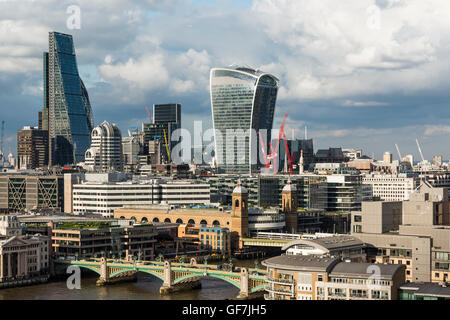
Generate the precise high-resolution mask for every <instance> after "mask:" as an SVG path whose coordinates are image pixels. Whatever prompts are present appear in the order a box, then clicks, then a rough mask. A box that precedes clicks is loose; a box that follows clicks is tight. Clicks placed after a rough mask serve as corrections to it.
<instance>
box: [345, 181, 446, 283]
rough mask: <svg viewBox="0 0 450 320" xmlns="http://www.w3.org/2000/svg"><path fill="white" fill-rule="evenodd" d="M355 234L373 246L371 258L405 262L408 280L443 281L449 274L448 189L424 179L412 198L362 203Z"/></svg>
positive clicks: (354, 220) (355, 217) (354, 215)
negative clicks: (433, 185)
mask: <svg viewBox="0 0 450 320" xmlns="http://www.w3.org/2000/svg"><path fill="white" fill-rule="evenodd" d="M352 235H353V236H355V237H357V238H358V239H360V240H361V241H364V242H366V243H367V244H368V245H370V246H372V249H369V250H368V252H367V255H368V259H369V261H373V262H378V263H391V264H404V265H406V280H407V281H408V282H442V281H444V280H445V279H448V277H449V276H450V244H449V241H448V239H450V203H449V200H448V189H447V188H433V187H432V186H431V185H430V184H429V183H427V182H423V183H422V184H421V185H420V186H419V188H417V190H416V191H415V192H413V193H411V194H410V197H409V200H406V201H402V202H384V203H383V202H368V203H363V205H362V210H361V211H358V212H352Z"/></svg>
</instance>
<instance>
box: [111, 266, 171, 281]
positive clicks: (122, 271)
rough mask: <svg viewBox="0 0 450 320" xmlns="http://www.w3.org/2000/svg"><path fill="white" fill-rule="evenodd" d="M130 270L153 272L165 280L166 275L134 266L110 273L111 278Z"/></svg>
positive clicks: (153, 274) (152, 273)
mask: <svg viewBox="0 0 450 320" xmlns="http://www.w3.org/2000/svg"><path fill="white" fill-rule="evenodd" d="M130 271H136V272H143V273H147V274H151V275H152V276H155V277H157V278H158V279H159V280H161V281H164V277H163V276H161V275H159V274H158V273H156V272H154V271H152V270H148V269H139V268H136V269H134V268H126V269H123V270H119V271H116V272H113V273H111V274H110V275H109V278H114V277H115V276H118V275H119V274H121V273H124V272H130Z"/></svg>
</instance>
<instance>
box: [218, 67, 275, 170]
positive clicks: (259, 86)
mask: <svg viewBox="0 0 450 320" xmlns="http://www.w3.org/2000/svg"><path fill="white" fill-rule="evenodd" d="M278 84H279V80H278V79H277V78H276V77H274V76H273V75H270V74H268V73H264V72H261V71H259V70H253V69H250V68H245V67H229V68H214V69H212V70H211V74H210V91H211V107H212V119H213V127H214V130H215V139H214V140H215V156H216V162H217V168H218V171H219V172H223V173H237V174H249V173H252V172H257V171H258V170H259V168H260V167H261V163H263V161H260V160H259V151H258V150H259V147H258V146H259V145H260V143H259V142H260V139H258V137H257V136H253V135H252V134H251V132H252V130H255V131H256V132H255V133H256V134H257V135H259V132H260V130H261V129H266V130H267V134H264V132H262V133H261V136H262V137H263V138H262V139H263V142H264V145H265V147H266V148H267V146H268V142H269V141H270V139H271V135H270V130H271V129H272V124H273V116H274V111H275V103H276V99H277V93H278ZM219 133H220V137H219V136H218V134H219ZM264 140H265V141H264Z"/></svg>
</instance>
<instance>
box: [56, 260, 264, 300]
mask: <svg viewBox="0 0 450 320" xmlns="http://www.w3.org/2000/svg"><path fill="white" fill-rule="evenodd" d="M54 263H55V270H56V271H62V270H64V269H66V268H67V267H69V266H78V267H80V268H85V269H89V270H91V271H94V272H96V273H97V274H98V275H99V280H98V281H97V283H98V284H107V283H112V282H115V280H117V279H120V278H121V277H123V276H126V275H134V274H136V273H137V272H144V273H147V274H151V275H153V276H155V277H156V278H158V279H160V280H162V281H163V285H162V287H161V290H160V292H161V293H164V292H171V291H176V290H178V289H181V288H186V287H187V285H189V284H192V283H193V282H198V280H200V279H201V278H205V277H212V278H217V279H221V280H223V281H226V282H228V283H230V284H232V285H234V286H235V287H237V288H238V289H239V291H240V294H239V296H240V297H242V298H245V297H248V296H249V295H250V294H252V293H256V292H259V291H263V290H264V285H265V274H266V271H265V270H259V269H247V268H241V269H240V272H232V271H224V270H220V269H218V266H217V265H207V264H206V263H205V264H201V265H197V262H196V260H195V259H194V258H192V259H191V262H190V263H189V264H188V263H186V264H185V263H170V262H169V261H164V262H160V261H133V262H130V261H127V260H118V259H105V258H101V259H89V260H55V261H54Z"/></svg>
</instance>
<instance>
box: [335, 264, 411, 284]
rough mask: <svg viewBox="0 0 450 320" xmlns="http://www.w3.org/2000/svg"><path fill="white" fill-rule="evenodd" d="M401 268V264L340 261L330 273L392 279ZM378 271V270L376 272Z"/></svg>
mask: <svg viewBox="0 0 450 320" xmlns="http://www.w3.org/2000/svg"><path fill="white" fill-rule="evenodd" d="M400 268H404V266H403V265H401V264H373V263H363V262H340V263H338V264H337V265H335V267H334V268H333V270H332V271H331V273H330V276H347V277H360V278H369V277H371V276H373V275H376V277H377V279H380V280H392V278H393V277H394V275H395V274H396V273H397V271H398V270H399V269H400ZM374 271H376V272H374Z"/></svg>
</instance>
